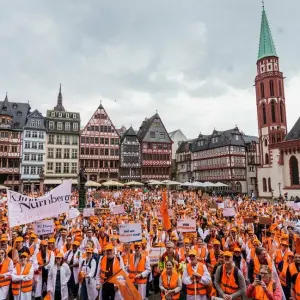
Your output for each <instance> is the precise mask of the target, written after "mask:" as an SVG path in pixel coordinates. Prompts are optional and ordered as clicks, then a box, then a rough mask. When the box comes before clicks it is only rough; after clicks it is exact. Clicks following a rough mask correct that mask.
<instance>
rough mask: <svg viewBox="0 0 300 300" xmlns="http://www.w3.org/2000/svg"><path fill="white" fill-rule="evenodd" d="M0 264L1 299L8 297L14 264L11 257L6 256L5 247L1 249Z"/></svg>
mask: <svg viewBox="0 0 300 300" xmlns="http://www.w3.org/2000/svg"><path fill="white" fill-rule="evenodd" d="M0 266H1V269H0V299H6V297H7V295H8V291H9V285H10V282H11V274H12V272H13V269H14V264H13V262H12V260H11V259H10V258H9V257H6V252H5V250H3V249H0Z"/></svg>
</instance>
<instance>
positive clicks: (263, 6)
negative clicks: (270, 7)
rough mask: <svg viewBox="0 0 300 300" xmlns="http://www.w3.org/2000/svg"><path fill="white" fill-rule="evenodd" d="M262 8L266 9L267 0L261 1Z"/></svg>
mask: <svg viewBox="0 0 300 300" xmlns="http://www.w3.org/2000/svg"><path fill="white" fill-rule="evenodd" d="M261 5H262V8H263V9H265V0H261Z"/></svg>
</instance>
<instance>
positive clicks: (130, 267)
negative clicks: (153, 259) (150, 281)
mask: <svg viewBox="0 0 300 300" xmlns="http://www.w3.org/2000/svg"><path fill="white" fill-rule="evenodd" d="M145 269H146V256H145V255H142V256H141V258H140V261H139V263H138V264H137V267H136V268H135V266H134V254H130V257H129V262H128V273H129V275H128V277H129V279H130V280H131V281H132V282H133V283H137V284H145V283H147V278H135V276H136V275H138V274H141V273H143V272H144V271H145Z"/></svg>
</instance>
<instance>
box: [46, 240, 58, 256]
mask: <svg viewBox="0 0 300 300" xmlns="http://www.w3.org/2000/svg"><path fill="white" fill-rule="evenodd" d="M48 250H50V251H52V252H53V253H54V256H56V254H58V253H60V250H59V249H57V248H56V247H55V238H50V239H49V240H48Z"/></svg>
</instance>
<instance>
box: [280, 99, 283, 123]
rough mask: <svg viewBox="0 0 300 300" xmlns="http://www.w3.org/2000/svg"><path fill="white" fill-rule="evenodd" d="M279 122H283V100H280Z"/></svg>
mask: <svg viewBox="0 0 300 300" xmlns="http://www.w3.org/2000/svg"><path fill="white" fill-rule="evenodd" d="M279 108H280V122H281V123H283V122H284V118H283V110H284V105H283V102H282V101H280V107H279Z"/></svg>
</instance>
